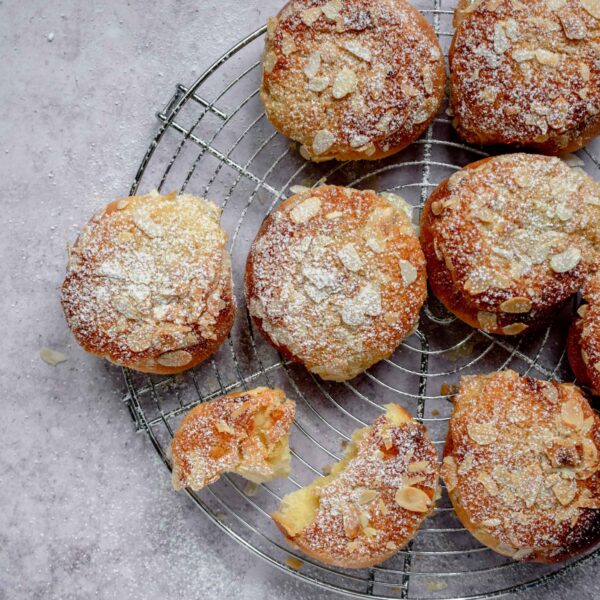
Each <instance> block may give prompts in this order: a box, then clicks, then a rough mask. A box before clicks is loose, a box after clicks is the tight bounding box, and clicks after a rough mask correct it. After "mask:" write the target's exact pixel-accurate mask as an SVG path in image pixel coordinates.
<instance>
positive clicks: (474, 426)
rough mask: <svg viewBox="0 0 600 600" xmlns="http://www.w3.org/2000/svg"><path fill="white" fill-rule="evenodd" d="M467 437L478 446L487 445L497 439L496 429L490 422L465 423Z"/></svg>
mask: <svg viewBox="0 0 600 600" xmlns="http://www.w3.org/2000/svg"><path fill="white" fill-rule="evenodd" d="M467 433H468V434H469V437H470V438H471V439H472V440H473V441H474V442H475V443H477V444H479V445H480V446H488V445H489V444H493V443H494V442H495V441H496V440H497V439H498V430H497V429H496V428H495V427H494V425H492V424H491V423H475V422H469V423H467Z"/></svg>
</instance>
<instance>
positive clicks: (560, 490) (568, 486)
mask: <svg viewBox="0 0 600 600" xmlns="http://www.w3.org/2000/svg"><path fill="white" fill-rule="evenodd" d="M552 492H553V493H554V495H555V496H556V499H557V500H558V501H559V502H560V503H561V504H562V505H563V506H567V505H569V504H570V503H571V502H572V501H573V500H574V499H575V496H576V495H577V483H576V482H575V480H574V479H569V480H568V479H561V480H560V481H559V482H558V483H557V484H556V485H555V486H553V488H552Z"/></svg>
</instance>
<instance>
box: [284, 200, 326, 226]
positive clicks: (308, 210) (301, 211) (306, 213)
mask: <svg viewBox="0 0 600 600" xmlns="http://www.w3.org/2000/svg"><path fill="white" fill-rule="evenodd" d="M320 210H321V200H320V199H319V198H317V197H316V196H311V197H310V198H307V199H306V200H304V201H303V202H301V203H300V204H298V205H297V206H295V207H294V208H293V209H292V210H291V211H290V218H291V219H292V221H294V223H297V224H301V223H306V222H308V221H310V220H311V219H312V218H313V217H315V216H317V215H318V214H319V211H320Z"/></svg>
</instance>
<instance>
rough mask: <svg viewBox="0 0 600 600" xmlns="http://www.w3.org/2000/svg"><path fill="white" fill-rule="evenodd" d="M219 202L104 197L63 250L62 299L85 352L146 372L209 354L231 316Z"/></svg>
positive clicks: (175, 367) (173, 368)
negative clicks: (105, 200) (65, 265)
mask: <svg viewBox="0 0 600 600" xmlns="http://www.w3.org/2000/svg"><path fill="white" fill-rule="evenodd" d="M220 213H221V211H220V209H219V208H218V207H217V206H216V205H215V204H213V203H212V202H208V201H207V200H204V199H202V198H196V197H194V196H190V195H181V196H177V195H176V194H175V193H173V194H169V195H167V196H160V195H158V194H157V193H152V194H150V195H148V196H133V197H131V198H124V199H122V200H117V201H115V202H112V203H111V204H109V205H108V206H107V207H106V208H105V209H104V210H102V211H100V212H99V213H98V214H96V215H95V216H94V217H93V218H92V220H91V221H90V222H89V223H88V224H87V225H86V226H85V227H84V228H83V231H82V232H81V234H80V235H79V237H78V238H77V241H76V242H75V245H74V246H73V247H72V248H71V249H70V253H69V264H68V268H67V277H66V279H65V282H64V283H63V287H62V304H63V308H64V311H65V315H66V317H67V322H68V324H69V326H70V328H71V330H72V332H73V334H74V335H75V338H76V339H77V341H78V342H79V344H80V345H81V346H82V347H83V348H84V349H85V350H87V351H88V352H91V353H93V354H97V355H98V356H102V357H104V358H107V359H108V360H110V361H111V362H113V363H115V364H118V365H121V366H124V367H129V368H131V369H135V370H137V371H142V372H145V373H159V374H169V373H178V372H180V371H183V370H185V369H189V368H191V367H193V366H195V365H197V364H198V363H200V362H202V361H203V360H205V359H206V358H208V357H209V356H210V355H211V354H213V353H214V352H215V351H216V350H217V348H218V347H219V346H220V344H221V343H222V342H223V340H224V339H225V338H226V337H227V335H228V334H229V331H230V329H231V326H232V325H233V319H234V316H235V305H234V299H233V296H232V282H231V261H230V258H229V254H228V253H227V250H226V248H225V244H226V241H227V235H226V233H225V232H224V231H223V229H221V226H220V224H219V220H220Z"/></svg>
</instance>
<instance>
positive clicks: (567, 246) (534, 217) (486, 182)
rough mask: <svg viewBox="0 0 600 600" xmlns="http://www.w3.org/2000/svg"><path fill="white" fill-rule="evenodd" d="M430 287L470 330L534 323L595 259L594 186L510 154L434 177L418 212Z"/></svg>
mask: <svg viewBox="0 0 600 600" xmlns="http://www.w3.org/2000/svg"><path fill="white" fill-rule="evenodd" d="M420 236H421V245H422V247H423V252H424V253H425V257H426V259H427V275H428V280H429V284H430V287H431V290H432V291H433V293H434V294H435V295H436V296H437V297H438V298H439V300H440V301H441V302H442V303H443V304H444V305H445V306H446V308H447V309H448V310H450V311H451V312H453V313H454V314H455V315H456V316H457V317H459V318H460V319H462V320H463V321H465V322H466V323H468V324H469V325H471V326H472V327H476V328H478V329H482V330H484V331H488V332H489V333H495V334H498V335H515V334H519V333H522V332H523V331H527V330H528V329H531V328H534V327H538V326H540V325H542V324H543V323H545V322H546V321H547V319H548V318H549V317H550V316H551V315H552V314H553V313H554V312H555V311H556V310H557V309H558V308H560V306H561V304H562V303H563V302H564V301H565V300H566V299H567V298H569V296H571V295H572V294H574V293H576V292H577V291H578V290H579V289H580V288H581V286H582V285H583V283H584V282H585V280H586V279H587V278H588V277H589V276H590V275H591V274H592V273H593V272H594V271H595V270H596V269H598V265H599V260H600V259H599V248H600V184H599V183H597V182H595V181H593V180H592V179H591V178H590V177H589V176H588V175H586V174H585V173H584V172H583V171H581V170H580V169H572V168H570V167H569V166H567V164H566V163H565V162H563V161H561V160H559V159H558V158H553V157H547V156H541V155H535V154H519V153H517V154H510V155H504V156H496V157H493V158H487V159H484V160H481V161H478V162H475V163H473V164H471V165H469V166H467V167H465V168H464V169H462V170H461V171H458V172H456V173H455V174H454V175H452V177H450V178H449V179H447V180H445V181H443V182H442V183H441V184H440V185H439V186H438V187H437V188H436V189H435V190H434V192H433V193H432V194H431V196H430V197H429V199H428V200H427V202H426V204H425V207H424V208H423V213H422V218H421V234H420Z"/></svg>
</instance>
